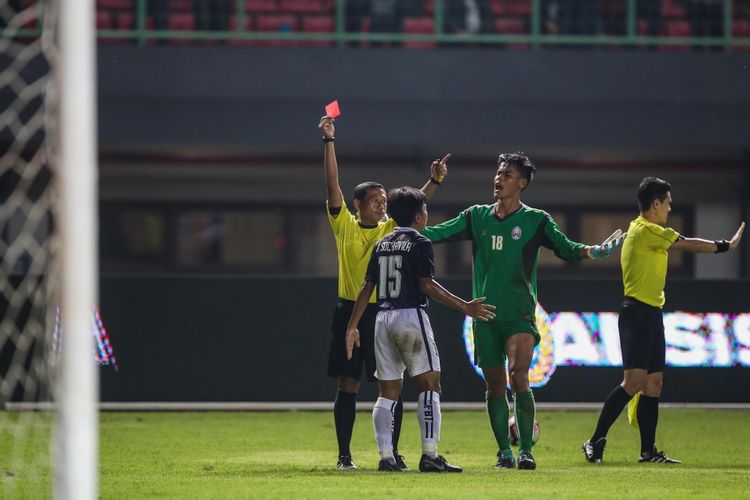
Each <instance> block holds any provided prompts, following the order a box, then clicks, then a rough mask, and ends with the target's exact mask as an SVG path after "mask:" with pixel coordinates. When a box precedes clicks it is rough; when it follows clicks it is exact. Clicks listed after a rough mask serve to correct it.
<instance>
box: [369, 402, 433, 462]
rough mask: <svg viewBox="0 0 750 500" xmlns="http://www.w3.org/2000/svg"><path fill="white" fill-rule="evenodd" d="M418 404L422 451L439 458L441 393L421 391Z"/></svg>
mask: <svg viewBox="0 0 750 500" xmlns="http://www.w3.org/2000/svg"><path fill="white" fill-rule="evenodd" d="M378 401H380V400H378ZM417 404H418V407H417V418H418V419H419V429H420V431H421V432H422V453H424V454H425V455H427V456H429V457H431V458H437V456H438V453H437V445H438V441H440V394H439V393H437V392H435V391H425V392H420V393H419V397H418V399H417ZM376 406H377V405H376Z"/></svg>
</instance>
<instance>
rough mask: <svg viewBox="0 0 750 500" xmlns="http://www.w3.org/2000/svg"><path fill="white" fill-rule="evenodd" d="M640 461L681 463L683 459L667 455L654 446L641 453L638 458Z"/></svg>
mask: <svg viewBox="0 0 750 500" xmlns="http://www.w3.org/2000/svg"><path fill="white" fill-rule="evenodd" d="M638 461H639V462H641V463H644V462H651V463H655V464H681V463H682V460H677V459H675V458H669V457H668V456H667V455H665V454H664V452H663V451H658V450H657V449H656V448H654V449H653V450H651V451H645V452H643V453H641V456H640V458H639V459H638Z"/></svg>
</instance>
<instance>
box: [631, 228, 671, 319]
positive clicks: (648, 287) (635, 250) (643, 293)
mask: <svg viewBox="0 0 750 500" xmlns="http://www.w3.org/2000/svg"><path fill="white" fill-rule="evenodd" d="M679 237H680V234H679V233H678V232H677V231H675V230H674V229H672V228H669V227H663V226H660V225H658V224H654V223H653V222H649V221H647V220H646V219H645V218H644V217H643V216H642V215H639V216H638V218H637V219H635V220H634V221H632V222H631V223H630V227H629V228H628V235H627V237H626V238H625V242H624V243H623V244H622V253H621V254H620V263H621V264H622V283H623V285H624V287H625V296H626V297H633V298H636V299H638V300H640V301H641V302H645V303H646V304H649V305H651V306H654V307H663V306H664V301H665V298H664V284H665V283H666V281H667V260H668V257H669V256H668V254H667V250H668V249H669V247H671V246H672V244H673V243H674V242H675V241H677V238H679Z"/></svg>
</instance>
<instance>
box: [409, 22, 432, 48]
mask: <svg viewBox="0 0 750 500" xmlns="http://www.w3.org/2000/svg"><path fill="white" fill-rule="evenodd" d="M404 33H405V34H407V35H408V34H412V35H414V34H426V35H429V34H432V33H435V21H434V20H433V19H432V18H431V17H407V18H406V19H404ZM403 46H404V47H406V48H408V49H434V48H435V47H436V46H437V44H436V43H435V42H421V41H419V42H418V41H407V42H404V43H403Z"/></svg>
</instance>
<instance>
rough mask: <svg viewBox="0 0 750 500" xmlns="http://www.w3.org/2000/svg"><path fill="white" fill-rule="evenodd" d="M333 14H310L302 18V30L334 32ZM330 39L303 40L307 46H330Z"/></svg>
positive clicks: (308, 31)
mask: <svg viewBox="0 0 750 500" xmlns="http://www.w3.org/2000/svg"><path fill="white" fill-rule="evenodd" d="M333 28H334V22H333V16H308V17H305V18H303V19H302V31H303V32H305V33H333V31H334V29H333ZM332 43H333V42H331V41H329V40H307V41H304V42H302V45H304V46H306V47H330V46H331V45H332Z"/></svg>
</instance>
